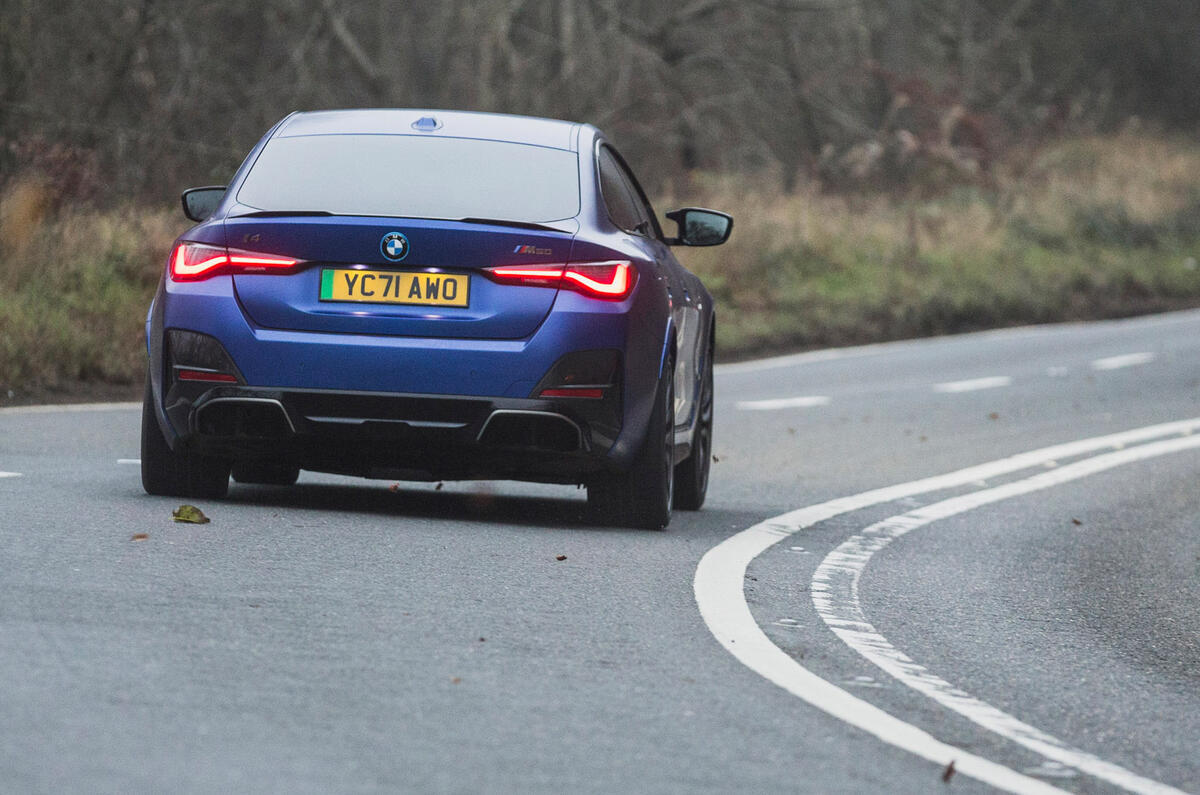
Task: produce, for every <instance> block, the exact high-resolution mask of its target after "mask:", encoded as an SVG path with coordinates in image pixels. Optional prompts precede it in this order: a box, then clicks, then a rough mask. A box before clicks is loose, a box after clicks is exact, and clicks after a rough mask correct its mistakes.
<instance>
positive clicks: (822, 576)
mask: <svg viewBox="0 0 1200 795" xmlns="http://www.w3.org/2000/svg"><path fill="white" fill-rule="evenodd" d="M1194 448H1200V437H1197V436H1184V437H1181V438H1177V439H1167V440H1164V441H1158V442H1151V443H1149V444H1145V445H1142V446H1139V447H1131V448H1128V449H1123V450H1120V451H1117V452H1114V453H1107V454H1104V455H1098V456H1095V457H1092V458H1085V459H1083V460H1082V461H1077V462H1075V463H1073V464H1069V465H1067V466H1064V467H1060V468H1058V469H1055V470H1054V471H1050V472H1042V473H1040V474H1037V475H1034V476H1032V477H1029V478H1027V479H1025V480H1018V481H1014V482H1011V483H1006V484H1004V485H1003V486H997V487H996V488H993V489H988V490H986V491H977V492H972V493H970V494H964V495H962V496H958V497H953V498H951V499H948V500H943V501H942V502H938V503H934V504H933V505H929V506H926V507H924V508H918V509H917V510H914V511H909V512H908V513H904V514H900V515H897V516H893V517H891V518H889V519H885V520H883V521H882V522H878V523H876V524H873V525H871V526H870V527H867V528H866V529H864V530H863V531H862V532H861V533H858V534H856V535H854V536H851V537H850V538H849V539H847V540H846V541H843V542H842V543H841V544H839V545H838V546H837V548H835V549H834V550H833V551H832V552H830V553H829V554H828V555H827V556H826V557H825V559H824V560H823V561H821V565H819V566H818V567H817V570H816V572H815V573H814V574H813V578H812V588H811V592H812V601H813V606H814V607H815V608H816V610H817V614H818V615H820V616H821V619H822V620H823V621H824V622H825V624H826V625H827V626H828V627H829V628H830V629H831V630H833V632H834V634H836V635H837V636H838V637H839V638H841V639H842V640H843V641H844V642H845V643H846V645H848V646H849V647H850V648H852V649H854V651H856V652H858V653H859V654H860V655H862V656H863V657H865V658H866V659H867V660H869V661H871V662H872V663H874V664H875V665H877V666H879V667H880V668H881V669H883V670H884V671H885V672H887V673H888V674H891V675H892V676H893V677H895V678H896V679H897V680H899V681H900V682H901V683H902V684H904V685H906V686H908V687H911V688H912V689H914V690H916V691H917V692H919V693H922V694H924V695H926V696H929V697H930V698H932V699H933V700H934V701H936V702H938V703H939V704H941V705H942V706H943V707H946V708H947V709H950V710H953V711H954V712H957V713H958V714H960V715H962V716H963V717H965V718H967V719H968V720H971V721H973V722H975V723H977V724H979V725H980V726H982V727H984V728H985V729H987V730H988V731H991V732H994V733H995V734H998V735H1000V736H1001V737H1005V738H1007V739H1009V740H1012V741H1013V742H1015V743H1019V744H1020V745H1023V746H1025V747H1026V748H1029V749H1030V750H1032V751H1034V752H1036V753H1039V754H1041V755H1042V756H1044V757H1045V758H1047V759H1050V760H1053V761H1055V762H1058V763H1060V764H1063V765H1067V766H1069V767H1072V768H1075V769H1077V770H1081V771H1083V772H1084V773H1087V774H1089V775H1092V776H1095V777H1096V778H1100V779H1103V780H1105V781H1107V782H1109V783H1111V784H1115V785H1116V786H1118V787H1121V788H1123V789H1126V790H1129V791H1131V792H1138V793H1164V794H1165V793H1171V795H1182V793H1181V791H1180V790H1177V789H1175V788H1174V787H1170V786H1167V785H1165V784H1161V783H1159V782H1157V781H1154V780H1152V779H1148V778H1145V777H1144V776H1140V775H1138V774H1136V773H1133V772H1131V771H1129V770H1126V769H1125V768H1123V767H1121V766H1119V765H1116V764H1113V763H1111V762H1106V761H1105V760H1103V759H1101V758H1099V757H1097V756H1095V755H1094V754H1090V753H1087V752H1086V751H1081V750H1079V749H1077V748H1072V747H1071V746H1069V745H1067V744H1066V743H1064V742H1063V741H1062V740H1060V739H1058V738H1057V737H1054V736H1052V735H1050V734H1047V733H1045V732H1043V731H1041V730H1040V729H1037V728H1034V727H1033V726H1030V725H1029V724H1027V723H1024V722H1023V721H1021V720H1019V719H1017V718H1016V717H1014V716H1012V715H1009V714H1008V713H1006V712H1004V711H1002V710H1000V709H997V708H996V707H993V706H992V705H991V704H988V703H986V702H984V701H980V700H979V699H977V698H975V697H974V696H972V695H970V694H969V693H966V692H964V691H963V690H960V689H959V688H957V687H955V686H954V685H952V684H950V683H949V682H947V681H946V680H944V679H942V678H941V677H939V676H937V675H936V674H934V673H933V672H931V671H930V670H929V669H927V668H925V667H924V666H922V665H920V664H919V663H917V662H914V661H913V660H912V659H911V658H909V657H908V656H907V655H906V654H905V653H904V652H902V651H900V650H899V649H897V648H896V647H895V646H893V645H892V644H891V643H890V642H889V641H888V640H887V638H885V637H884V636H883V635H882V634H881V633H880V632H879V631H878V630H876V629H875V627H874V626H873V625H872V624H871V623H870V621H868V619H867V616H866V614H865V613H864V612H863V609H862V605H861V603H860V602H859V598H858V592H859V582H860V580H861V578H862V573H863V571H864V570H865V569H866V567H867V564H868V563H870V561H871V558H872V557H873V556H874V555H875V553H877V552H879V551H880V550H882V549H883V548H884V547H886V546H887V545H888V544H890V543H891V542H892V541H894V540H896V539H897V538H900V537H901V536H903V535H905V534H907V533H909V532H912V531H913V530H916V529H917V528H919V527H924V526H925V525H927V524H930V523H932V522H935V521H938V520H940V519H945V518H948V517H950V516H955V515H957V514H960V513H964V512H966V511H970V510H973V509H975V508H979V507H981V506H984V505H988V504H991V503H994V502H998V501H1000V500H1006V499H1009V498H1012V497H1017V496H1020V495H1024V494H1030V493H1032V492H1035V491H1040V490H1042V489H1047V488H1050V487H1052V486H1058V485H1061V484H1063V483H1067V482H1069V481H1072V480H1077V479H1079V478H1084V477H1088V476H1089V475H1095V474H1096V473H1098V472H1103V471H1106V470H1109V469H1113V468H1115V467H1119V466H1124V465H1126V464H1131V463H1134V462H1136V461H1144V460H1146V459H1149V458H1154V457H1156V456H1161V455H1167V454H1169V453H1176V452H1180V451H1182V450H1188V449H1194Z"/></svg>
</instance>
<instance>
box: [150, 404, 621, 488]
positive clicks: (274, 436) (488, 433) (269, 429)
mask: <svg viewBox="0 0 1200 795" xmlns="http://www.w3.org/2000/svg"><path fill="white" fill-rule="evenodd" d="M170 398H171V399H169V400H168V405H167V406H166V415H167V418H168V420H169V421H170V424H171V425H172V426H173V427H174V428H175V429H176V430H177V431H178V432H179V436H178V438H177V439H176V445H183V446H184V447H185V448H187V449H191V450H194V451H196V452H199V453H203V454H205V455H211V456H217V457H222V458H229V459H236V460H250V459H270V460H274V461H286V462H288V463H291V464H294V465H296V466H298V467H300V468H302V469H309V470H316V471H322V472H335V473H341V474H347V475H358V476H364V477H376V478H395V479H403V480H429V479H434V480H440V479H446V480H456V479H470V478H500V479H503V478H512V479H519V480H540V481H545V482H553V483H577V482H582V481H583V480H585V479H586V477H587V475H589V474H592V473H596V472H601V471H606V470H608V469H611V468H612V467H613V463H612V461H611V460H610V458H609V456H608V454H609V452H610V451H611V448H612V445H613V439H611V438H608V437H607V436H606V435H604V434H603V433H598V432H596V429H595V428H593V427H592V424H591V423H589V422H588V421H587V419H586V418H585V417H584V416H582V415H581V414H580V412H579V411H578V410H577V409H576V408H575V407H572V406H570V405H564V402H563V401H554V400H538V399H529V398H524V399H519V398H494V397H491V398H483V397H462V396H455V395H411V394H402V393H380V392H346V391H337V390H297V389H270V388H261V387H246V386H228V387H226V386H221V387H216V388H212V389H208V390H207V391H205V392H204V393H203V394H201V395H199V396H198V397H197V398H195V399H194V400H188V399H186V398H184V397H183V396H182V395H180V394H179V393H178V391H176V392H175V393H174V394H172V395H171V396H170Z"/></svg>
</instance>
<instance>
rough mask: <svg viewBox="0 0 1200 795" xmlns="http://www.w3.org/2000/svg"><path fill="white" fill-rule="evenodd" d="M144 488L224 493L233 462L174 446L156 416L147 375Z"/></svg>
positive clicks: (182, 493)
mask: <svg viewBox="0 0 1200 795" xmlns="http://www.w3.org/2000/svg"><path fill="white" fill-rule="evenodd" d="M142 488H144V489H145V490H146V493H147V494H157V495H161V496H165V497H207V498H215V497H224V496H225V494H226V492H228V491H229V463H228V462H226V461H222V460H220V459H218V458H209V457H207V456H201V455H196V454H194V453H190V452H187V451H184V450H178V451H176V450H172V449H171V448H170V447H169V446H168V445H167V440H166V439H164V438H163V434H162V430H161V429H160V428H159V427H158V420H157V419H156V418H155V416H154V392H153V390H152V389H151V388H150V379H149V377H147V378H146V396H145V398H144V399H143V400H142Z"/></svg>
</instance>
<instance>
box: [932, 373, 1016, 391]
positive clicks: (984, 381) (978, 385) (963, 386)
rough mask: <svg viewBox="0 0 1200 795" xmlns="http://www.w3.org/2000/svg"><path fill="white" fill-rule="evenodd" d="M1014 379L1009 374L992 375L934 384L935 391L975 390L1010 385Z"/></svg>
mask: <svg viewBox="0 0 1200 795" xmlns="http://www.w3.org/2000/svg"><path fill="white" fill-rule="evenodd" d="M1011 384H1012V379H1011V378H1009V377H1008V376H1007V375H992V376H988V377H987V378H971V379H968V380H966V381H947V382H946V383H944V384H934V385H933V391H934V392H948V393H957V392H975V391H978V390H980V389H996V388H997V387H1002V386H1010V385H1011Z"/></svg>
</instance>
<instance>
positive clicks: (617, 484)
mask: <svg viewBox="0 0 1200 795" xmlns="http://www.w3.org/2000/svg"><path fill="white" fill-rule="evenodd" d="M674 374H675V360H674V357H672V358H671V359H669V360H668V361H667V366H666V367H665V368H664V369H663V374H662V377H661V378H660V379H659V384H658V390H657V392H656V393H655V397H654V409H653V411H651V412H650V423H649V425H648V426H647V429H646V438H645V440H644V441H643V442H642V447H641V450H639V451H638V454H637V457H636V458H635V459H634V462H633V466H632V467H631V468H630V469H629V471H628V472H625V473H621V474H614V475H604V476H601V477H598V478H597V479H595V480H593V481H591V482H590V483H588V507H589V508H591V510H592V511H593V513H594V514H595V515H596V517H597V518H598V519H599V520H600V521H603V522H608V523H612V524H617V525H623V526H627V527H640V528H645V529H647V530H661V529H663V528H665V527H666V526H667V524H668V523H669V522H670V521H671V502H672V499H673V494H674V488H675V378H674Z"/></svg>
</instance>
